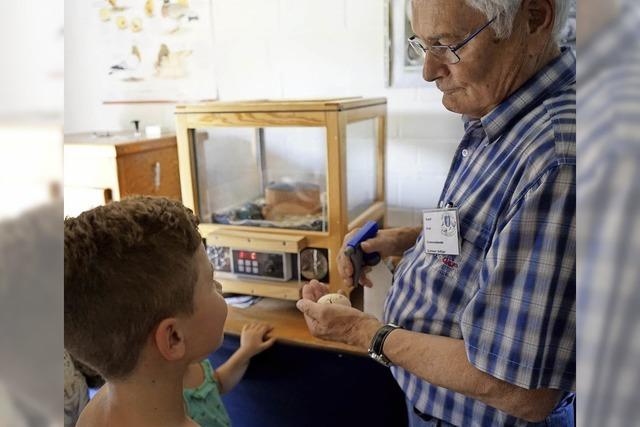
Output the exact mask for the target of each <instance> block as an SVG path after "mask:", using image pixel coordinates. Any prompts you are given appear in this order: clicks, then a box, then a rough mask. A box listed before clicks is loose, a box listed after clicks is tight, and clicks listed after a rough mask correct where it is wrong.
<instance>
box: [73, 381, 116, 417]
mask: <svg viewBox="0 0 640 427" xmlns="http://www.w3.org/2000/svg"><path fill="white" fill-rule="evenodd" d="M105 388H106V386H103V387H102V388H101V389H100V390H99V391H98V392H97V393H96V394H95V396H93V399H91V400H90V401H89V403H87V406H85V407H84V409H83V410H82V413H81V414H80V417H79V418H78V422H77V424H76V427H102V426H107V425H108V414H107V413H106V411H105V405H104V396H105Z"/></svg>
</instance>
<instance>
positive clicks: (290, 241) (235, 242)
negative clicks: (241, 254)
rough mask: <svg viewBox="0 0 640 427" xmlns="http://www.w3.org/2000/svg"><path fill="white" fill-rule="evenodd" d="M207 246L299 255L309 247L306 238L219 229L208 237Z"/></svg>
mask: <svg viewBox="0 0 640 427" xmlns="http://www.w3.org/2000/svg"><path fill="white" fill-rule="evenodd" d="M206 239H207V244H210V245H214V246H228V247H231V248H235V249H242V248H246V249H250V250H253V251H267V252H285V253H293V254H297V253H298V252H300V251H301V250H302V249H304V248H305V247H306V246H307V239H306V237H304V236H291V235H286V234H275V233H251V232H247V231H240V230H224V229H219V230H216V231H212V232H211V233H208V234H207V235H206Z"/></svg>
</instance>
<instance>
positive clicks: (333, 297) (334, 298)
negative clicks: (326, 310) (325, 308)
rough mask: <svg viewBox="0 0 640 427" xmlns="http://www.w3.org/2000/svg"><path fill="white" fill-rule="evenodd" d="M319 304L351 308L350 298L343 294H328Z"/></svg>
mask: <svg viewBox="0 0 640 427" xmlns="http://www.w3.org/2000/svg"><path fill="white" fill-rule="evenodd" d="M318 304H339V305H344V306H345V307H351V301H349V298H347V297H346V296H344V295H342V294H326V295H324V296H322V297H321V298H320V299H319V300H318Z"/></svg>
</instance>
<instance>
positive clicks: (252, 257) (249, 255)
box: [238, 251, 258, 261]
mask: <svg viewBox="0 0 640 427" xmlns="http://www.w3.org/2000/svg"><path fill="white" fill-rule="evenodd" d="M238 258H240V259H250V260H252V261H255V260H256V259H258V256H257V254H256V253H255V252H244V251H240V252H238Z"/></svg>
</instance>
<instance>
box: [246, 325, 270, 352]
mask: <svg viewBox="0 0 640 427" xmlns="http://www.w3.org/2000/svg"><path fill="white" fill-rule="evenodd" d="M272 329H273V326H271V325H267V324H264V323H248V324H246V325H244V326H243V327H242V334H241V335H240V350H241V351H243V352H244V353H245V354H246V355H247V356H248V357H252V356H255V355H256V354H258V353H261V352H263V351H265V350H266V349H268V348H269V347H271V346H272V345H273V343H274V342H275V341H276V339H275V337H271V338H267V334H268V333H269V332H271V330H272Z"/></svg>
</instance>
